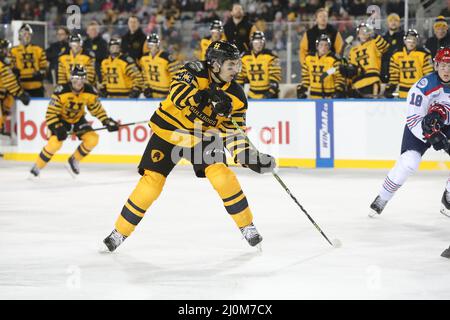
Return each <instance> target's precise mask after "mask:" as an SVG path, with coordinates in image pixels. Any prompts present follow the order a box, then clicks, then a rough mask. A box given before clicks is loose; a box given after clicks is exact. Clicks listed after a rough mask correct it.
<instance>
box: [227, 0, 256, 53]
mask: <svg viewBox="0 0 450 320" xmlns="http://www.w3.org/2000/svg"><path fill="white" fill-rule="evenodd" d="M224 30H225V36H226V38H227V40H228V41H230V42H232V43H234V44H235V45H236V46H237V48H238V49H239V52H240V53H242V52H245V51H248V50H250V36H251V34H252V33H253V32H254V31H256V28H255V27H254V26H253V25H252V24H251V23H250V22H249V21H248V18H247V17H246V16H245V15H244V9H243V8H242V5H240V4H239V3H235V4H233V7H232V9H231V19H229V20H228V21H227V23H226V24H225V26H224Z"/></svg>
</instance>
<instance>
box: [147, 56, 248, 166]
mask: <svg viewBox="0 0 450 320" xmlns="http://www.w3.org/2000/svg"><path fill="white" fill-rule="evenodd" d="M213 85H214V84H213V80H212V79H211V75H210V71H209V70H208V68H207V66H206V61H193V62H189V63H187V64H186V65H185V66H184V67H183V68H182V69H181V70H180V71H179V72H178V73H177V75H176V76H175V78H174V80H173V82H172V84H171V86H170V93H169V95H168V96H167V98H166V99H165V100H164V101H162V102H161V104H160V107H159V108H158V109H157V110H156V112H155V113H154V114H153V116H152V118H151V120H150V126H151V128H152V130H153V132H154V133H155V134H156V135H157V136H159V137H160V138H162V139H164V140H165V141H167V142H169V143H171V144H174V145H179V146H183V147H193V146H195V145H196V144H197V143H199V142H200V141H201V139H202V137H204V136H209V135H213V133H214V134H219V135H220V136H221V137H222V138H223V139H224V145H225V147H226V148H227V149H228V150H229V151H230V153H231V155H232V156H233V157H234V156H235V155H236V154H237V153H239V152H241V151H243V150H245V149H248V148H249V145H248V143H247V141H246V139H245V137H243V136H242V135H241V134H240V133H239V131H238V130H237V129H236V128H235V127H234V125H233V123H232V122H231V120H230V118H227V117H223V116H219V115H215V114H214V113H213V112H212V111H213V109H212V105H211V104H210V103H204V102H202V101H203V100H202V99H199V96H200V95H201V92H200V91H202V90H208V89H210V87H211V86H213ZM217 90H223V91H225V92H226V94H227V95H228V96H229V97H230V98H231V100H232V105H233V109H232V112H231V117H232V118H233V119H234V120H235V121H236V122H237V123H238V124H239V126H240V127H242V128H243V129H245V114H246V111H247V99H246V97H245V94H244V91H243V89H242V87H241V86H240V85H239V84H237V83H236V82H235V81H234V80H233V81H232V82H229V83H223V84H221V85H217Z"/></svg>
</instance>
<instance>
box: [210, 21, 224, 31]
mask: <svg viewBox="0 0 450 320" xmlns="http://www.w3.org/2000/svg"><path fill="white" fill-rule="evenodd" d="M209 30H210V31H213V30H217V31H219V32H223V25H222V21H220V20H214V21H213V22H211V24H210V25H209Z"/></svg>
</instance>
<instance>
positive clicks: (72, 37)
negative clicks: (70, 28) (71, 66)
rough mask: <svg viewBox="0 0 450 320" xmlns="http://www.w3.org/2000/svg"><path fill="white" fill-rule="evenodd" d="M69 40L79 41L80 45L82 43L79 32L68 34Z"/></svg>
mask: <svg viewBox="0 0 450 320" xmlns="http://www.w3.org/2000/svg"><path fill="white" fill-rule="evenodd" d="M71 42H79V43H80V45H82V44H83V38H82V37H81V34H79V33H72V34H71V35H70V36H69V43H71Z"/></svg>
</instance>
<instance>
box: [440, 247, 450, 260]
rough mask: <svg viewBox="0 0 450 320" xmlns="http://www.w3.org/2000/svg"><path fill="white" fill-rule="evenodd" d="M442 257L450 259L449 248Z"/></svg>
mask: <svg viewBox="0 0 450 320" xmlns="http://www.w3.org/2000/svg"><path fill="white" fill-rule="evenodd" d="M441 257H444V258H448V259H450V247H448V249H445V250H444V252H442V253H441Z"/></svg>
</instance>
